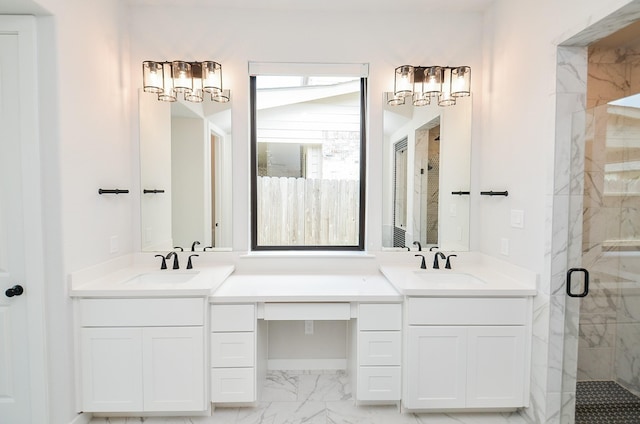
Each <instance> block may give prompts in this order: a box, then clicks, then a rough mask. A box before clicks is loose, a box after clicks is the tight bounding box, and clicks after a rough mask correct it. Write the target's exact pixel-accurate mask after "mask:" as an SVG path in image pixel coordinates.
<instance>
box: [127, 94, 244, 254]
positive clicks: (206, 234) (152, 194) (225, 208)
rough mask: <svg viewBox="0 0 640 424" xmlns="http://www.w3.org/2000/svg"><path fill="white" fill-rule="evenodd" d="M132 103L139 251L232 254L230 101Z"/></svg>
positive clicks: (152, 99) (146, 99) (148, 97)
mask: <svg viewBox="0 0 640 424" xmlns="http://www.w3.org/2000/svg"><path fill="white" fill-rule="evenodd" d="M138 98H139V121H140V126H139V128H140V188H141V191H142V193H141V194H140V199H141V200H140V202H141V204H140V211H141V221H140V222H141V225H140V228H141V232H142V234H141V240H142V242H141V250H142V251H167V250H173V249H174V248H175V247H182V248H183V249H184V250H191V249H192V247H193V250H197V251H203V250H205V249H206V250H207V251H212V250H213V251H215V250H230V249H231V246H232V238H231V231H232V228H231V163H232V161H231V151H232V146H231V142H232V136H231V102H227V103H218V102H214V101H211V100H209V99H206V100H205V101H204V102H202V103H191V102H185V101H180V100H178V101H176V102H162V101H158V99H157V96H155V95H153V94H151V93H145V92H143V91H142V90H140V92H139V96H138Z"/></svg>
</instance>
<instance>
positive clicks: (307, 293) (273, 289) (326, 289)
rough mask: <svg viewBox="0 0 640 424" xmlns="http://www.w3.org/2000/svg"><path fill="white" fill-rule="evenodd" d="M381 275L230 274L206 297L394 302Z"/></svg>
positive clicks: (221, 299)
mask: <svg viewBox="0 0 640 424" xmlns="http://www.w3.org/2000/svg"><path fill="white" fill-rule="evenodd" d="M401 300H402V296H401V295H400V294H399V293H398V292H397V291H396V290H395V289H394V288H393V286H392V285H391V284H389V282H388V281H387V280H386V279H385V278H384V276H382V275H381V274H339V275H338V274H320V275H319V274H313V275H310V274H309V275H308V274H293V275H286V274H233V275H231V276H230V277H229V278H227V280H226V281H225V282H224V283H223V284H222V285H221V286H220V287H219V288H218V289H217V290H216V291H215V292H214V293H213V295H212V296H211V297H210V298H209V301H210V302H211V303H233V302H389V301H392V302H398V301H401Z"/></svg>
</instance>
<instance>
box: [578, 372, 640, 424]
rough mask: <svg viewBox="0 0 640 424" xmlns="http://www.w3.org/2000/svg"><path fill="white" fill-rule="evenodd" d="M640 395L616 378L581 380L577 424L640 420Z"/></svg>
mask: <svg viewBox="0 0 640 424" xmlns="http://www.w3.org/2000/svg"><path fill="white" fill-rule="evenodd" d="M638 423H640V398H638V397H636V396H635V395H634V394H633V393H631V392H629V391H628V390H627V389H625V388H624V387H622V386H620V385H619V384H618V383H616V382H614V381H579V382H578V384H577V387H576V424H638Z"/></svg>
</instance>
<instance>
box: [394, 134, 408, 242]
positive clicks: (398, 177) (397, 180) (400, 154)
mask: <svg viewBox="0 0 640 424" xmlns="http://www.w3.org/2000/svg"><path fill="white" fill-rule="evenodd" d="M393 146H394V147H393V150H394V156H395V158H394V162H393V230H394V232H393V246H394V247H403V246H404V245H405V240H404V238H405V231H406V228H407V156H408V152H407V138H406V137H405V138H403V139H402V140H400V141H398V142H397V143H394V145H393Z"/></svg>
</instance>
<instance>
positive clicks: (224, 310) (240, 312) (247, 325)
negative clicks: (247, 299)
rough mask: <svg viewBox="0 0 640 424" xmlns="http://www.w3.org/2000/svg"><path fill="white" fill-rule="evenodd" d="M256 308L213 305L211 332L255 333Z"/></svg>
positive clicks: (250, 306) (251, 305)
mask: <svg viewBox="0 0 640 424" xmlns="http://www.w3.org/2000/svg"><path fill="white" fill-rule="evenodd" d="M255 310H256V307H255V305H253V304H248V305H211V331H229V332H233V331H253V330H254V328H255V325H256V312H255Z"/></svg>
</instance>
